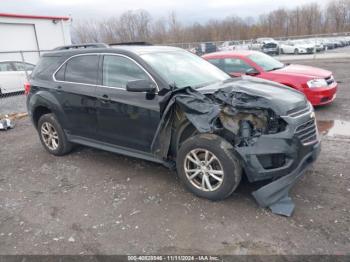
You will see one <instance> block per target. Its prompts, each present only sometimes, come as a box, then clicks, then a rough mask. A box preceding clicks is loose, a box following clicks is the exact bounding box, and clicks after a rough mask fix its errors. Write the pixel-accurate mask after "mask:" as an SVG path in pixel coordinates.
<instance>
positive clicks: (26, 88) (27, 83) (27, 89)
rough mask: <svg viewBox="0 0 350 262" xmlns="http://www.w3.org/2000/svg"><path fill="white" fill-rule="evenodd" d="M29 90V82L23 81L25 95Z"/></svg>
mask: <svg viewBox="0 0 350 262" xmlns="http://www.w3.org/2000/svg"><path fill="white" fill-rule="evenodd" d="M29 92H30V84H29V82H25V83H24V93H25V94H26V95H28V94H29Z"/></svg>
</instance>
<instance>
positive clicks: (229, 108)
mask: <svg viewBox="0 0 350 262" xmlns="http://www.w3.org/2000/svg"><path fill="white" fill-rule="evenodd" d="M248 84H249V86H253V87H252V88H247V87H246V85H247V86H248ZM276 87H281V85H279V84H276V83H272V82H266V81H261V80H252V79H245V78H243V79H238V80H237V79H235V80H230V81H227V82H226V83H224V84H223V85H221V87H220V88H217V87H215V86H214V87H213V88H212V89H210V88H206V89H204V90H203V89H202V90H201V89H193V88H191V87H185V88H181V89H175V88H172V89H171V90H170V91H169V92H167V93H166V94H165V95H164V96H163V99H162V100H161V101H160V108H161V121H160V123H159V125H158V128H157V131H156V134H155V136H154V138H153V141H152V145H151V150H152V152H153V153H154V154H155V155H157V156H158V157H159V158H161V159H164V160H165V161H168V162H169V161H171V160H169V159H168V154H169V149H170V147H171V141H172V140H171V137H172V135H173V123H174V121H175V117H176V111H177V110H178V109H179V110H181V111H182V112H183V113H184V114H185V116H186V118H187V119H188V121H189V122H190V123H191V124H192V125H193V126H194V127H195V128H196V130H197V131H198V132H199V133H217V134H219V135H220V136H222V137H224V138H225V139H226V140H227V141H228V142H230V143H231V144H232V145H233V147H234V149H235V151H236V152H237V153H238V154H239V155H240V157H241V159H242V165H243V169H244V170H245V171H246V174H247V177H248V179H249V181H250V182H253V181H258V180H266V179H271V178H272V179H277V180H275V181H273V182H272V183H270V184H268V185H265V186H263V187H262V188H260V189H259V190H257V191H255V192H253V196H254V198H255V199H256V201H257V202H258V204H259V205H260V206H261V207H270V209H271V210H272V212H274V213H276V214H281V215H285V216H290V215H291V214H292V212H293V209H294V204H293V203H292V201H291V199H290V198H289V197H288V192H289V189H290V188H291V187H292V186H293V185H294V184H295V182H296V181H297V179H298V178H299V177H300V176H302V174H303V173H304V172H305V170H306V167H307V166H308V165H309V163H311V162H312V161H313V160H314V159H316V157H317V155H318V153H315V152H316V151H318V152H319V147H317V148H315V149H314V148H313V149H311V148H310V147H303V146H302V145H300V141H299V140H298V139H297V138H295V135H294V130H292V129H288V127H286V126H287V123H286V122H285V121H284V120H283V119H282V118H281V117H280V115H286V114H287V112H288V110H290V109H291V108H293V107H296V106H299V107H300V105H301V104H302V105H305V104H306V103H307V102H306V100H305V99H304V100H303V99H300V94H299V93H298V92H296V93H295V97H293V96H292V98H288V99H292V100H293V99H294V100H295V103H294V104H293V103H289V104H288V103H287V102H285V101H284V100H283V99H286V98H283V97H282V98H280V95H281V94H282V95H283V94H284V93H283V89H286V88H287V87H285V86H282V88H281V89H282V91H281V90H279V88H276ZM254 88H256V90H259V91H257V92H255V91H254ZM264 88H267V89H268V90H267V91H266V94H267V95H264ZM273 88H275V90H277V91H276V92H274V90H273ZM252 89H253V91H252ZM270 89H271V90H270ZM281 92H282V93H281ZM254 93H258V95H254ZM271 94H272V95H271ZM286 119H288V118H286ZM318 144H319V143H318ZM259 154H271V155H274V154H280V155H283V156H284V158H285V159H283V161H280V162H281V163H280V165H281V167H280V168H272V169H269V168H268V167H266V168H265V167H264V168H262V165H261V163H260V162H259V160H258V157H259ZM300 157H301V158H302V159H301V158H300ZM262 170H263V171H262Z"/></svg>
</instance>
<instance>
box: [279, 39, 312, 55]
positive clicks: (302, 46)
mask: <svg viewBox="0 0 350 262" xmlns="http://www.w3.org/2000/svg"><path fill="white" fill-rule="evenodd" d="M280 52H281V54H295V55H298V54H313V53H314V52H315V45H314V44H310V43H308V42H305V41H304V40H294V41H291V40H289V41H285V42H281V43H280Z"/></svg>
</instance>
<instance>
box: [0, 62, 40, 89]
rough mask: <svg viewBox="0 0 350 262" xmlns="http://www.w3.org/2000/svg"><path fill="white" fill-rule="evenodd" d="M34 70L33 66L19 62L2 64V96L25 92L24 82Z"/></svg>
mask: <svg viewBox="0 0 350 262" xmlns="http://www.w3.org/2000/svg"><path fill="white" fill-rule="evenodd" d="M33 68H34V65H33V64H29V63H25V62H19V61H2V62H0V94H8V93H14V92H19V91H24V82H25V81H26V80H27V75H28V76H29V75H30V74H31V72H32V70H33Z"/></svg>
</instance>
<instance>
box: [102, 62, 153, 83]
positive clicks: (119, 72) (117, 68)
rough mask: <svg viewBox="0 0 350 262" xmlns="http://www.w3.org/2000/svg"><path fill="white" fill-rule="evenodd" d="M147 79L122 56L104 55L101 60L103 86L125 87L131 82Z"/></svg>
mask: <svg viewBox="0 0 350 262" xmlns="http://www.w3.org/2000/svg"><path fill="white" fill-rule="evenodd" d="M141 79H149V77H148V75H147V74H146V73H145V71H144V70H142V69H141V68H140V67H139V66H138V65H137V64H136V63H135V62H133V61H131V60H130V59H128V58H125V57H122V56H112V55H106V56H105V57H104V59H103V85H104V86H111V87H122V88H125V87H126V83H127V82H128V81H132V80H141Z"/></svg>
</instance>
